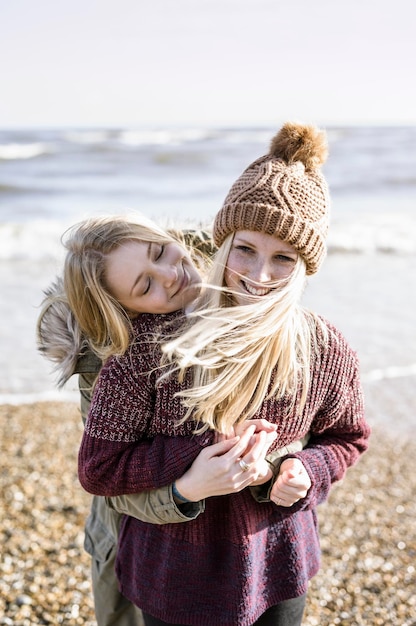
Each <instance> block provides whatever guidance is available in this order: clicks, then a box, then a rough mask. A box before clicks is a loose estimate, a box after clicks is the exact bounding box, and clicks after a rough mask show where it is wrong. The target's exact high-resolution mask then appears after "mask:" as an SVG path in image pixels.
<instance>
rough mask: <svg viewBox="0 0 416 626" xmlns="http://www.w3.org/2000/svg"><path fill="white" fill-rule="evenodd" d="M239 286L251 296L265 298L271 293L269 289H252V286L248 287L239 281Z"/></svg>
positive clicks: (242, 281)
mask: <svg viewBox="0 0 416 626" xmlns="http://www.w3.org/2000/svg"><path fill="white" fill-rule="evenodd" d="M240 284H241V285H242V286H243V287H244V289H245V291H247V293H249V294H250V295H251V296H267V294H269V293H270V292H271V288H270V287H253V285H249V284H248V283H246V282H245V281H244V280H240Z"/></svg>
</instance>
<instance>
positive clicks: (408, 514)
mask: <svg viewBox="0 0 416 626" xmlns="http://www.w3.org/2000/svg"><path fill="white" fill-rule="evenodd" d="M0 428H1V432H2V433H3V437H2V439H1V443H0V446H1V447H0V450H1V458H2V472H1V477H0V481H1V482H0V531H1V534H0V541H1V545H2V560H1V564H0V626H11V625H13V626H34V625H35V624H44V625H45V624H50V625H53V626H56V625H59V624H64V625H65V626H78V625H79V626H95V619H94V610H93V601H92V596H91V584H90V557H89V555H88V554H86V552H85V551H84V549H83V528H84V523H85V519H86V517H87V515H88V512H89V505H90V496H89V495H88V494H86V493H85V492H84V491H83V490H82V489H81V487H80V485H79V483H78V479H77V451H78V446H79V442H80V439H81V435H82V423H81V418H80V415H79V411H78V408H77V406H76V405H74V404H65V403H43V404H35V405H21V406H7V405H4V406H0ZM413 458H414V444H413V442H412V439H411V438H410V437H403V438H395V437H394V436H392V435H391V434H388V435H387V434H386V431H385V430H384V429H383V432H381V431H377V430H376V429H374V433H373V436H372V438H371V446H370V450H369V451H368V452H367V453H366V454H365V455H364V456H363V457H362V458H361V459H360V461H359V462H358V464H357V465H356V466H355V467H353V468H351V469H350V470H349V471H348V473H347V476H346V478H345V479H344V480H343V481H342V482H340V483H338V484H336V485H334V487H333V489H332V492H331V495H330V499H329V501H328V502H327V503H325V504H323V505H321V506H320V507H319V508H318V516H319V522H320V535H321V544H322V566H321V569H320V571H319V573H318V575H317V576H316V577H315V578H314V579H313V580H312V581H311V584H310V587H309V594H308V602H307V607H306V612H305V617H304V621H303V626H351V625H354V626H377V625H380V626H386V625H387V624H388V625H390V624H391V625H394V626H396V625H397V626H415V624H416V618H415V616H416V594H415V589H416V567H415V562H416V525H415V519H416V502H415V498H414V494H415V493H416V473H415V472H413V471H410V469H409V462H410V460H411V459H413ZM137 626H140V625H139V624H138V625H137Z"/></svg>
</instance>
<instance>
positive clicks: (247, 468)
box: [238, 459, 250, 472]
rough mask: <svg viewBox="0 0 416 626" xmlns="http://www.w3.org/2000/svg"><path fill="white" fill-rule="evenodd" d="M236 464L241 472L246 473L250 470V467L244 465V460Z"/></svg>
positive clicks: (246, 464)
mask: <svg viewBox="0 0 416 626" xmlns="http://www.w3.org/2000/svg"><path fill="white" fill-rule="evenodd" d="M238 464H239V465H240V467H241V469H242V470H243V472H248V470H249V469H250V465H249V464H248V463H246V462H245V460H244V459H239V460H238Z"/></svg>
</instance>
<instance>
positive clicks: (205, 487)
mask: <svg viewBox="0 0 416 626" xmlns="http://www.w3.org/2000/svg"><path fill="white" fill-rule="evenodd" d="M259 421H260V420H259ZM263 421H264V420H263ZM255 422H257V420H255ZM258 426H259V425H258V424H257V423H252V424H249V423H248V425H247V426H246V427H245V428H244V429H242V434H241V436H234V437H232V438H230V439H224V440H222V441H219V442H218V443H215V444H213V445H211V446H207V447H206V448H204V449H203V450H202V451H201V452H200V453H199V455H198V456H197V458H196V459H195V461H194V462H193V463H192V465H191V467H190V468H189V470H188V471H187V472H186V473H185V474H184V475H183V476H181V478H179V479H178V480H177V481H176V488H177V490H178V491H179V493H180V494H181V495H182V496H183V497H184V498H186V499H187V500H190V501H192V502H197V501H199V500H202V499H204V498H209V497H211V496H220V495H226V494H229V493H236V492H238V491H241V490H242V489H244V488H245V487H248V486H249V485H251V484H254V483H256V484H258V482H257V481H261V482H266V481H267V480H269V478H270V477H271V476H270V475H269V474H271V470H270V468H269V465H268V463H267V462H266V460H265V456H266V454H267V450H268V448H269V447H270V445H271V443H272V441H274V439H275V438H276V431H275V429H270V430H271V432H266V430H268V429H261V428H260V429H259V431H257V429H258ZM243 457H244V458H243Z"/></svg>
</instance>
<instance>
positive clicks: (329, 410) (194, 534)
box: [79, 314, 370, 626]
mask: <svg viewBox="0 0 416 626" xmlns="http://www.w3.org/2000/svg"><path fill="white" fill-rule="evenodd" d="M178 319H179V316H178V314H172V315H170V316H155V315H141V316H140V317H139V318H138V320H137V321H136V322H135V342H134V344H133V346H132V348H131V349H130V350H129V352H128V354H126V355H125V356H124V357H121V358H113V359H111V360H110V361H109V362H108V363H107V364H106V365H105V367H104V368H103V370H102V372H101V374H100V379H99V382H98V385H97V387H96V390H95V393H94V397H93V401H92V405H91V410H90V414H89V417H88V420H87V424H86V429H85V433H84V437H83V441H82V445H81V449H80V454H79V477H80V481H81V483H82V485H83V487H84V488H85V489H86V490H87V491H90V492H91V493H95V494H97V495H118V494H125V493H134V492H138V491H142V490H145V489H151V488H155V487H158V486H160V485H163V484H168V483H170V482H172V481H173V480H175V479H176V478H178V477H179V476H180V475H182V473H183V472H184V471H185V469H186V467H187V466H188V465H189V464H190V462H191V461H192V459H193V458H194V457H195V456H196V455H197V454H198V452H199V451H200V449H201V447H203V446H204V445H207V443H210V442H211V441H212V435H211V434H210V433H208V434H206V435H203V436H200V437H195V436H191V430H192V424H185V425H183V426H181V427H177V425H176V421H177V418H179V417H181V416H182V415H183V412H184V411H183V408H182V407H181V404H180V402H179V401H178V399H176V398H174V392H175V391H177V390H178V383H177V382H175V381H173V380H166V381H165V382H163V383H162V384H159V385H156V379H157V376H158V372H157V371H156V370H155V367H157V365H158V363H159V358H160V352H159V350H158V347H157V344H156V343H155V342H154V341H153V340H152V339H151V333H152V332H153V331H154V330H156V331H158V330H160V329H161V328H163V324H164V323H165V322H166V321H169V320H170V321H173V323H175V322H177V321H178ZM329 329H330V338H329V344H328V346H327V347H325V348H322V351H321V354H320V355H319V357H318V359H316V360H314V363H313V365H312V366H311V367H312V369H311V374H312V376H311V384H310V389H309V392H308V398H307V402H306V406H305V409H304V411H303V413H302V415H301V416H300V417H296V418H292V419H287V418H285V417H284V415H285V409H286V408H287V405H286V404H285V401H284V400H280V401H273V400H268V401H267V402H265V403H264V405H263V407H262V409H261V411H260V412H259V414H258V415H257V416H256V417H264V418H266V419H268V420H270V421H271V422H275V423H277V424H278V425H279V427H278V438H277V440H276V442H275V443H274V446H275V447H276V448H279V447H282V446H284V445H286V444H287V443H289V442H292V441H294V440H296V439H299V438H301V437H303V436H304V435H305V434H306V433H307V432H310V433H311V435H312V436H311V439H310V441H309V443H308V446H307V447H306V448H305V449H304V450H302V451H301V452H299V453H297V454H292V455H290V456H293V457H297V458H299V459H301V461H302V463H303V464H304V466H305V468H306V470H307V471H308V474H309V476H310V478H311V481H312V486H311V488H310V489H309V492H308V495H307V497H306V498H304V499H303V500H301V501H299V502H298V503H296V504H295V505H293V506H292V507H290V508H285V507H278V506H276V505H274V504H273V503H271V502H263V503H258V502H256V501H255V500H254V498H253V497H252V495H251V493H250V491H249V490H248V489H245V490H244V491H242V492H240V493H237V494H233V495H229V496H219V497H213V498H209V499H208V500H207V501H206V508H205V512H204V513H203V514H201V515H199V516H198V517H197V518H196V519H194V520H193V521H190V522H187V523H184V524H166V525H162V526H160V525H153V524H148V523H145V522H140V521H139V520H136V519H134V518H131V517H125V518H124V520H123V522H122V529H121V534H120V540H119V549H118V557H117V566H116V569H117V575H118V578H119V582H120V587H121V591H122V593H123V595H125V596H126V597H127V598H129V599H130V600H131V601H132V602H134V603H135V604H137V606H139V607H140V608H142V609H143V610H144V611H145V612H146V613H150V614H151V615H154V616H155V617H157V618H159V619H162V620H163V621H166V622H168V623H174V624H188V625H191V626H237V625H238V626H249V625H250V624H253V623H254V622H255V621H256V620H257V619H258V618H259V616H260V615H261V614H262V613H264V611H266V610H267V609H268V608H269V607H270V606H273V605H275V604H278V603H279V602H282V601H283V600H287V599H289V598H294V597H297V596H299V595H301V594H303V593H305V592H306V590H307V585H308V580H309V579H310V578H311V577H312V576H313V575H315V574H316V572H317V571H318V568H319V561H320V548H319V538H318V528H317V520H316V513H315V507H316V505H317V504H319V503H321V502H323V501H324V500H325V499H326V498H327V496H328V493H329V490H330V487H331V484H332V483H333V482H335V481H337V480H339V479H341V478H342V477H343V476H344V473H345V471H346V469H347V468H348V467H349V466H350V465H352V464H353V463H354V462H355V461H356V460H357V459H358V456H359V455H360V454H361V453H362V452H364V451H365V450H366V449H367V445H368V437H369V434H370V429H369V427H368V425H367V424H366V422H365V420H364V412H363V400H362V392H361V386H360V382H359V376H358V363H357V358H356V355H355V353H354V352H353V351H352V350H351V348H350V347H349V346H348V344H347V343H346V341H345V339H344V338H343V337H342V335H341V334H340V333H339V331H337V330H336V329H334V328H332V327H329ZM139 441H142V442H143V443H141V444H140V445H138V443H137V442H139Z"/></svg>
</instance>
